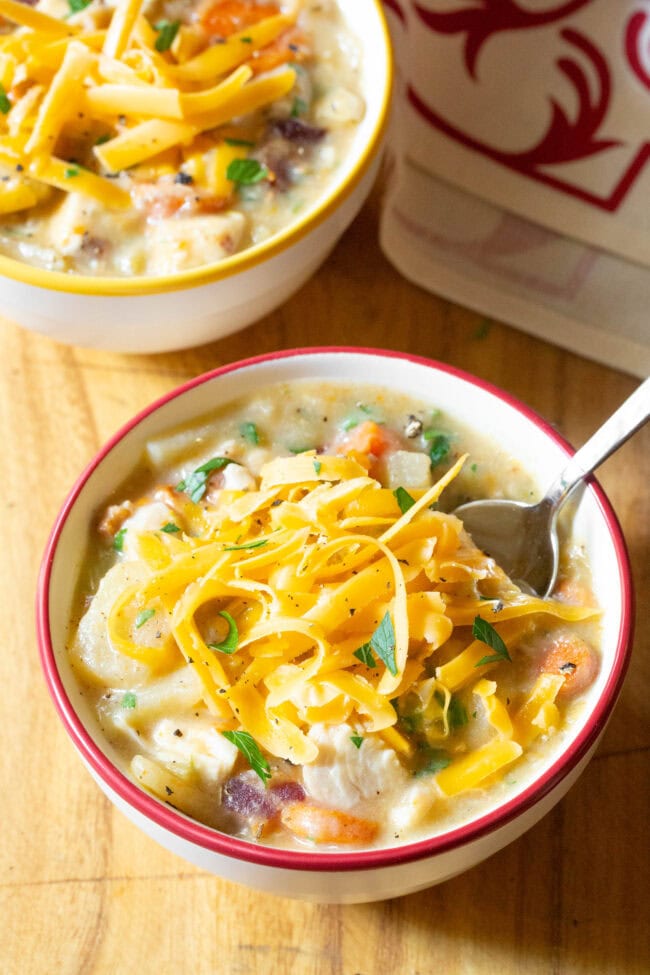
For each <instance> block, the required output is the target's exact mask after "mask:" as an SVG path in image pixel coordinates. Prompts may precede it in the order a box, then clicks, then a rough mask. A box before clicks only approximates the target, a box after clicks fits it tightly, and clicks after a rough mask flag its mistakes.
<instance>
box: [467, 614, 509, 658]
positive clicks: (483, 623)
mask: <svg viewBox="0 0 650 975" xmlns="http://www.w3.org/2000/svg"><path fill="white" fill-rule="evenodd" d="M472 636H473V637H474V639H475V640H480V641H481V643H485V644H486V645H487V646H488V647H491V648H492V650H494V653H493V654H488V655H487V656H485V657H481V659H480V660H479V662H478V663H477V664H475V665H474V666H475V667H483V666H484V665H485V664H496V663H500V662H501V661H502V660H511V659H512V658H511V657H510V654H509V653H508V648H507V646H506V645H505V643H504V642H503V639H502V638H501V636H500V635H499V634H498V633H497V631H496V630H495V629H494V627H493V626H492V624H491V623H488V621H487V620H484V619H483V617H482V616H475V617H474V622H473V624H472Z"/></svg>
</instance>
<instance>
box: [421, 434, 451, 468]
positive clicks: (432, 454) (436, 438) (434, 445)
mask: <svg viewBox="0 0 650 975" xmlns="http://www.w3.org/2000/svg"><path fill="white" fill-rule="evenodd" d="M424 439H425V440H429V441H430V443H431V446H430V447H429V459H430V460H431V466H432V467H436V466H437V465H438V464H440V463H441V462H442V461H443V460H444V459H445V457H446V456H447V454H448V453H449V451H450V450H451V441H450V439H449V437H448V436H447V434H446V433H435V432H434V431H430V430H428V431H425V433H424Z"/></svg>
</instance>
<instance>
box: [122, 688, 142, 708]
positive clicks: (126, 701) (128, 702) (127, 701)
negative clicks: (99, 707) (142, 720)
mask: <svg viewBox="0 0 650 975" xmlns="http://www.w3.org/2000/svg"><path fill="white" fill-rule="evenodd" d="M121 703H122V707H123V708H124V709H125V710H127V711H132V710H133V708H134V707H135V706H136V705H137V703H138V699H137V697H136V696H135V694H134V693H133V691H126V693H125V694H123V695H122V702H121Z"/></svg>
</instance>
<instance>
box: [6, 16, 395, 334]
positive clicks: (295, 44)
mask: <svg viewBox="0 0 650 975" xmlns="http://www.w3.org/2000/svg"><path fill="white" fill-rule="evenodd" d="M2 14H3V17H5V18H6V30H5V32H4V33H3V34H2V35H0V62H1V63H2V70H3V74H2V77H1V78H0V83H1V84H0V180H1V184H2V192H1V193H0V274H1V275H2V279H3V283H2V288H3V314H5V315H6V316H7V317H9V318H11V319H13V320H15V321H16V322H19V323H20V324H22V325H24V326H25V327H27V328H30V329H33V330H34V331H37V332H41V333H43V334H46V335H49V336H51V337H52V338H55V339H58V340H60V341H63V342H68V343H72V344H77V345H83V346H94V347H98V348H108V349H114V350H118V351H124V352H158V351H165V350H170V349H175V348H181V347H188V346H192V345H198V344H201V343H204V342H207V341H209V340H212V339H215V338H219V337H220V336H222V335H225V334H228V333H229V332H232V331H235V330H237V329H240V328H242V327H244V326H246V325H248V324H250V323H251V322H253V321H255V320H257V319H259V318H260V317H262V316H263V315H265V314H267V313H268V312H270V311H271V310H272V309H274V308H275V307H277V306H278V305H279V304H281V303H282V302H283V301H284V300H285V299H286V298H288V297H289V296H290V295H291V294H292V293H293V292H294V291H295V290H297V288H299V287H300V285H301V284H302V283H303V282H304V281H305V280H306V279H307V278H308V277H309V275H311V274H312V273H313V272H314V271H315V269H316V268H317V267H318V266H319V264H320V263H321V262H322V261H323V260H324V258H325V257H326V255H327V253H328V252H329V251H330V250H331V248H332V247H333V245H334V244H335V242H336V240H337V239H338V238H339V236H340V235H341V234H342V233H343V231H344V230H345V228H346V227H347V226H348V224H349V223H350V222H351V220H352V219H353V218H354V216H355V215H356V213H357V211H358V210H359V208H360V206H361V204H362V203H363V200H364V199H365V197H366V195H367V194H368V192H369V190H370V188H371V186H372V183H373V180H374V177H375V174H376V172H377V167H378V164H379V158H380V150H381V146H382V142H383V136H384V131H385V126H386V120H387V113H388V104H389V98H390V87H391V56H390V47H389V41H388V36H387V31H386V26H385V22H384V19H383V14H382V11H381V4H380V2H379V0H323V2H319V3H318V4H316V3H313V2H311V0H264V2H262V0H191V2H189V3H187V4H183V5H179V4H178V3H174V2H172V0H161V2H157V3H155V4H147V5H143V4H142V2H139V0H136V2H127V0H117V2H116V3H115V4H114V5H105V4H100V3H98V2H90V3H79V4H75V5H74V11H72V12H71V8H70V6H69V5H68V3H67V2H66V0H52V2H51V3H48V5H47V8H45V7H43V6H42V5H41V6H40V7H39V8H38V9H33V8H32V7H30V6H29V5H26V4H22V3H18V2H14V0H7V3H5V4H4V5H3V8H2Z"/></svg>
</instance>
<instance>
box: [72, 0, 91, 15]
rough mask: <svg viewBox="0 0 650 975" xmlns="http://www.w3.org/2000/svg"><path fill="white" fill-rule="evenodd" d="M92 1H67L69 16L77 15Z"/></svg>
mask: <svg viewBox="0 0 650 975" xmlns="http://www.w3.org/2000/svg"><path fill="white" fill-rule="evenodd" d="M91 2H92V0H68V6H69V7H70V13H71V14H78V13H80V12H81V11H82V10H85V9H86V7H87V6H88V4H89V3H91Z"/></svg>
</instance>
